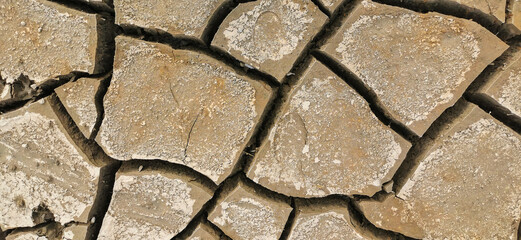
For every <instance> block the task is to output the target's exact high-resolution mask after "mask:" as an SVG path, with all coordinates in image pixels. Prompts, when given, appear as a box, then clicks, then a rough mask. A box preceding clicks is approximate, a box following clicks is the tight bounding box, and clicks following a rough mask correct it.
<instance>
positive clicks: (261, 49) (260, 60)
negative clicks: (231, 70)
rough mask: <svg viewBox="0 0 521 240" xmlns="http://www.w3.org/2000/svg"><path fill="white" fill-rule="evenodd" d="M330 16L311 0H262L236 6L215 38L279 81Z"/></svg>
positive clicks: (225, 47) (216, 44)
mask: <svg viewBox="0 0 521 240" xmlns="http://www.w3.org/2000/svg"><path fill="white" fill-rule="evenodd" d="M326 20H327V16H326V15H324V14H323V13H322V12H321V11H320V10H319V9H318V7H317V6H316V5H314V4H313V3H312V2H311V1H309V0H260V1H255V2H249V3H243V4H240V5H239V6H238V7H237V8H235V9H234V10H233V11H232V12H231V13H230V14H229V15H228V16H227V17H226V19H225V20H224V22H223V23H222V24H221V26H220V27H219V30H218V31H217V34H216V35H215V38H214V40H213V42H212V45H213V46H216V47H219V48H221V49H223V50H225V51H227V52H229V53H230V54H231V55H233V56H234V57H236V58H237V59H239V60H240V61H243V62H245V63H247V64H249V65H251V66H252V67H255V68H257V69H259V70H261V71H264V72H266V73H268V74H271V75H272V76H274V77H275V78H277V79H278V80H279V81H280V80H282V78H283V77H284V76H285V75H286V74H287V73H288V72H289V71H290V69H291V68H292V66H293V63H294V62H295V61H296V60H297V58H298V56H299V55H300V53H301V52H302V50H303V49H304V47H305V46H306V44H308V42H310V41H311V39H312V38H313V37H314V36H315V35H316V34H317V33H318V32H319V30H320V28H321V27H322V25H323V24H324V23H325V21H326Z"/></svg>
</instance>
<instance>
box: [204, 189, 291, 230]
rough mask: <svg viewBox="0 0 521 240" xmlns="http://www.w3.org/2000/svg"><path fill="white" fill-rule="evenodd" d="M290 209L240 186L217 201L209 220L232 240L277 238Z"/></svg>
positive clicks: (286, 205)
mask: <svg viewBox="0 0 521 240" xmlns="http://www.w3.org/2000/svg"><path fill="white" fill-rule="evenodd" d="M291 210H292V208H291V207H290V206H289V204H288V203H285V202H282V201H280V200H276V199H273V198H267V197H265V196H261V195H260V194H258V193H256V191H255V190H254V189H251V188H250V187H248V186H246V185H244V184H242V183H239V184H238V185H237V186H236V187H235V189H233V190H232V191H230V192H229V193H227V195H226V196H225V197H223V198H222V199H219V201H218V203H217V206H216V207H215V209H214V210H213V211H212V212H210V215H209V216H208V220H210V221H211V222H213V223H214V224H215V225H217V226H218V227H219V228H220V229H222V230H223V232H224V233H226V235H228V236H229V237H231V238H232V239H256V240H261V239H263V240H272V239H273V240H275V239H279V237H280V235H281V234H282V230H283V229H284V225H285V224H286V220H287V219H288V216H289V214H290V212H291Z"/></svg>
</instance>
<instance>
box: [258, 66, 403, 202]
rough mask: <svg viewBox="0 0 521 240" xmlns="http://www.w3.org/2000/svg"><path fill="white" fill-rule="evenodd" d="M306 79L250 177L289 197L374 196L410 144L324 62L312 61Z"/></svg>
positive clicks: (262, 147) (278, 120) (292, 98)
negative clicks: (323, 63)
mask: <svg viewBox="0 0 521 240" xmlns="http://www.w3.org/2000/svg"><path fill="white" fill-rule="evenodd" d="M302 78H303V79H302V81H301V83H300V84H299V85H298V86H296V87H295V88H294V90H293V91H292V92H291V93H290V97H289V99H290V100H289V102H288V103H287V104H286V106H284V108H283V110H282V112H281V114H280V115H279V117H278V118H277V119H276V122H275V126H274V127H273V129H272V130H271V132H270V134H269V137H268V140H267V141H266V142H265V143H264V144H263V145H262V146H261V148H260V150H259V153H258V154H257V155H256V157H255V159H254V161H253V164H252V167H251V168H250V170H249V172H248V177H249V178H251V179H253V180H254V181H255V182H258V183H260V184H261V185H263V186H265V187H267V188H269V189H271V190H273V191H276V192H280V193H283V194H286V195H290V196H298V197H323V196H326V195H330V194H347V195H353V194H362V195H369V196H372V195H373V194H374V193H375V192H377V191H379V190H381V185H382V183H384V182H386V181H389V180H390V179H391V177H392V176H393V174H394V172H395V171H396V169H397V168H398V166H400V163H401V162H402V160H403V159H404V158H405V155H406V153H407V151H408V149H409V148H410V147H411V144H410V143H409V142H407V141H406V140H405V139H403V138H402V137H400V135H398V134H397V133H395V132H393V131H392V130H391V129H390V128H389V127H387V126H385V125H384V124H383V123H381V122H380V121H379V120H378V119H377V118H376V116H374V114H373V113H372V112H371V110H370V108H369V105H368V104H367V102H366V101H365V100H364V99H363V98H362V97H361V96H359V95H358V94H357V93H356V92H355V91H354V90H353V89H352V88H351V87H349V85H347V84H346V83H345V82H344V81H343V80H342V79H340V78H339V77H337V76H336V75H335V74H334V73H333V72H331V71H330V70H329V69H327V67H325V66H324V65H322V64H321V63H319V62H317V61H316V60H313V62H312V63H311V65H310V67H309V69H308V70H307V71H306V72H305V73H304V75H303V77H302Z"/></svg>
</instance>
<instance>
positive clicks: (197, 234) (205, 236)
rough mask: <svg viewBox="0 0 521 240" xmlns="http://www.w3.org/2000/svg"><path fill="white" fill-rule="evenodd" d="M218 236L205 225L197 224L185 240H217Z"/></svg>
mask: <svg viewBox="0 0 521 240" xmlns="http://www.w3.org/2000/svg"><path fill="white" fill-rule="evenodd" d="M219 239H221V237H220V236H219V234H218V233H217V232H216V231H215V230H214V229H213V228H212V227H211V226H209V225H208V224H207V223H199V225H198V226H197V228H195V230H194V232H193V233H192V234H191V235H190V237H188V238H187V240H219Z"/></svg>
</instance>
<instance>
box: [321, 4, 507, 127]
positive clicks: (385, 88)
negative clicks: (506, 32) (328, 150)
mask: <svg viewBox="0 0 521 240" xmlns="http://www.w3.org/2000/svg"><path fill="white" fill-rule="evenodd" d="M507 48H508V46H507V45H506V44H505V43H503V42H502V41H501V40H499V39H498V38H497V37H496V36H494V34H492V33H490V32H488V31H487V30H486V29H485V28H483V27H481V26H480V25H478V24H477V23H474V22H472V21H470V20H466V19H459V18H454V17H450V16H446V15H442V14H438V13H427V14H421V13H417V12H413V11H410V10H406V9H403V8H398V7H393V6H387V5H382V4H378V3H374V2H371V1H365V0H364V1H362V2H361V3H360V4H359V5H358V6H356V7H355V9H354V10H353V11H352V12H351V13H350V15H349V17H348V18H347V20H346V22H345V23H344V24H343V25H342V27H341V28H340V30H339V32H338V33H337V34H336V36H334V37H333V38H332V39H330V40H329V42H328V43H327V44H326V45H325V46H324V48H323V50H324V51H325V52H327V53H328V54H330V55H331V56H333V57H334V58H336V59H337V60H338V61H339V62H340V63H341V64H343V65H344V66H345V67H347V68H348V69H349V70H350V71H352V72H353V73H354V74H355V75H357V76H358V77H359V78H360V79H361V80H362V81H363V82H364V83H365V84H366V85H367V86H368V87H369V88H371V89H372V90H373V91H374V92H375V93H376V94H377V96H378V98H379V99H380V100H381V101H382V103H383V104H384V106H385V107H386V108H387V109H388V110H389V112H390V114H391V115H392V116H393V117H394V118H395V119H397V120H398V121H400V122H402V123H404V124H405V125H406V126H408V127H409V128H410V129H411V130H412V131H414V132H415V133H416V134H418V135H420V136H421V135H423V134H424V133H425V131H426V130H427V128H429V126H430V125H431V124H432V123H433V122H434V120H435V119H437V118H438V117H439V116H440V114H441V113H442V112H443V111H444V110H445V109H446V108H448V107H450V106H452V105H453V104H454V103H455V102H456V101H457V100H458V99H459V98H460V97H461V95H462V94H463V92H464V91H465V89H466V88H467V87H468V86H469V85H470V83H471V82H472V81H473V80H474V79H475V78H476V77H477V76H478V75H479V73H480V72H481V71H483V69H484V68H485V67H486V66H487V65H488V64H489V63H491V62H492V61H493V60H494V59H496V58H497V57H499V56H500V55H501V54H502V53H503V51H504V50H506V49H507Z"/></svg>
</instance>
